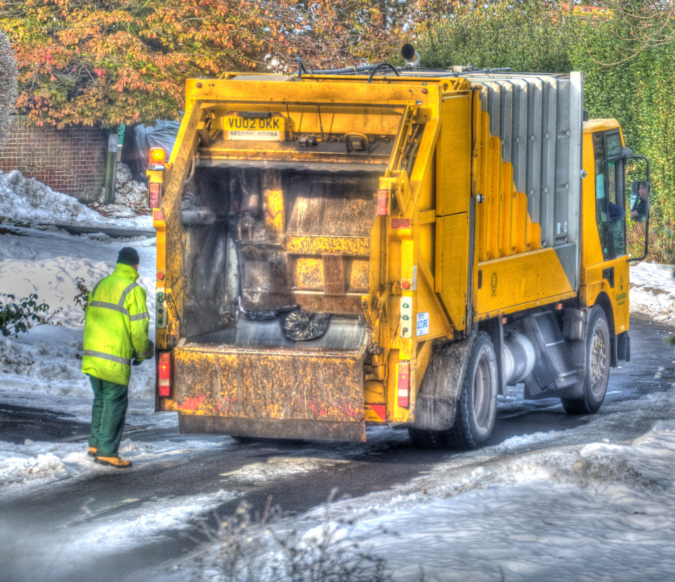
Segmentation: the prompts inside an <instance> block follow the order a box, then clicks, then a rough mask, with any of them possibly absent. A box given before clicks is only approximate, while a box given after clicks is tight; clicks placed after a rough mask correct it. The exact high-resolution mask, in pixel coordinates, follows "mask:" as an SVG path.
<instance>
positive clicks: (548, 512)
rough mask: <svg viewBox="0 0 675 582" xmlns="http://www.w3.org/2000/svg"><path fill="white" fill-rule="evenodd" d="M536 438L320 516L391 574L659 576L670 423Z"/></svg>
mask: <svg viewBox="0 0 675 582" xmlns="http://www.w3.org/2000/svg"><path fill="white" fill-rule="evenodd" d="M665 397H667V398H669V399H671V400H675V387H674V389H673V390H671V391H670V392H668V393H666V395H665ZM530 441H531V442H530ZM537 442H541V435H537V434H535V435H530V436H526V437H514V438H512V439H508V440H507V441H505V442H504V443H502V444H501V445H499V447H491V448H488V449H484V450H482V451H476V452H474V453H468V454H465V455H463V456H462V458H460V459H458V458H453V459H451V460H449V461H446V462H444V463H440V464H438V465H436V466H435V467H434V469H432V470H431V471H430V472H429V473H428V474H426V475H423V476H421V477H419V478H417V479H415V480H414V481H412V482H409V483H406V484H404V485H400V486H398V487H396V488H395V489H394V490H393V491H386V492H376V493H372V494H370V495H367V496H365V497H361V498H358V499H354V500H349V499H348V500H344V501H339V502H336V503H333V504H332V505H331V507H330V510H329V511H330V514H329V520H330V523H331V524H333V525H332V527H333V528H335V527H339V528H343V530H344V533H343V535H342V537H343V538H344V539H349V540H352V541H354V540H357V541H358V542H359V544H360V548H361V550H364V549H365V548H367V549H368V551H369V552H370V553H372V554H373V555H376V556H379V557H381V558H383V559H384V560H386V562H387V565H388V566H389V568H391V570H392V571H393V579H394V580H395V581H397V582H409V581H416V580H422V579H423V580H425V581H426V582H437V581H438V582H441V581H443V582H450V581H455V580H456V581H462V582H464V581H476V582H478V581H481V582H482V581H493V580H494V581H495V582H496V581H500V580H519V581H532V582H538V581H541V580H547V579H550V580H560V581H568V580H569V581H580V580H587V581H591V580H612V581H626V582H628V581H633V580H654V581H657V580H658V581H662V580H665V579H669V577H670V576H671V575H672V574H671V573H672V572H673V569H674V568H675V548H674V547H673V545H672V540H673V539H675V487H674V485H675V473H674V472H673V469H672V468H673V466H674V465H675V420H666V421H658V422H657V423H656V425H655V426H654V428H653V429H652V430H651V431H650V432H649V433H648V434H646V435H645V436H643V437H641V438H639V439H636V440H635V441H633V442H632V443H631V444H629V445H615V444H601V443H600V444H590V445H586V446H583V447H582V446H576V447H566V448H551V449H545V450H542V451H538V452H528V450H527V448H528V444H535V443H537ZM505 451H506V452H508V451H510V452H511V453H512V454H505ZM495 454H496V455H497V456H495ZM325 519H326V517H325V509H324V508H320V509H316V510H314V511H312V512H310V513H309V514H307V515H306V516H305V517H304V518H303V520H302V524H299V523H298V522H297V521H295V522H292V523H290V524H282V525H281V526H280V527H281V529H282V531H283V528H284V527H291V528H298V529H300V531H302V530H303V529H306V534H305V535H306V536H307V535H313V532H316V531H317V523H321V522H324V520H325ZM345 524H355V525H345ZM282 537H283V534H282ZM422 571H423V576H424V577H422ZM214 579H218V578H217V577H216V578H214Z"/></svg>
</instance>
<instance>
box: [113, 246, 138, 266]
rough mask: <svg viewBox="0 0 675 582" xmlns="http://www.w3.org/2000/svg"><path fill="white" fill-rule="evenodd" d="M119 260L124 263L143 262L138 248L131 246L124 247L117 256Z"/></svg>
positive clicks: (135, 263) (132, 264) (136, 263)
mask: <svg viewBox="0 0 675 582" xmlns="http://www.w3.org/2000/svg"><path fill="white" fill-rule="evenodd" d="M117 262H118V263H122V264H123V265H131V266H132V267H133V266H134V265H138V264H139V263H140V262H141V258H140V257H139V256H138V252H137V251H136V249H133V248H131V247H124V248H123V249H122V250H121V251H120V255H119V257H117Z"/></svg>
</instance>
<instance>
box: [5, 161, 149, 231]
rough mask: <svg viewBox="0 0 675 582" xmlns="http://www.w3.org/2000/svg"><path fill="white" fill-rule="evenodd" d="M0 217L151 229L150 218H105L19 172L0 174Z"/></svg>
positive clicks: (51, 222) (33, 221)
mask: <svg viewBox="0 0 675 582" xmlns="http://www.w3.org/2000/svg"><path fill="white" fill-rule="evenodd" d="M120 209H121V207H120ZM0 217H2V219H3V221H4V222H12V223H16V222H21V223H46V224H55V223H56V224H59V223H60V224H75V225H87V226H95V225H100V226H105V225H107V226H108V227H112V226H115V227H116V228H128V229H137V230H152V218H151V217H150V216H141V217H136V216H135V214H129V213H127V214H126V216H125V217H124V219H123V220H120V219H119V218H117V219H115V218H105V217H103V216H101V215H100V214H99V213H98V212H95V211H93V210H91V209H90V208H88V207H87V206H85V205H84V204H80V203H79V202H78V201H77V200H76V199H75V198H73V197H72V196H68V195H67V194H61V193H60V192H54V190H52V189H51V188H49V186H45V185H44V184H42V183H41V182H38V181H37V180H35V179H34V178H25V177H24V176H23V175H22V174H21V172H19V170H13V171H11V172H8V173H4V172H1V171H0Z"/></svg>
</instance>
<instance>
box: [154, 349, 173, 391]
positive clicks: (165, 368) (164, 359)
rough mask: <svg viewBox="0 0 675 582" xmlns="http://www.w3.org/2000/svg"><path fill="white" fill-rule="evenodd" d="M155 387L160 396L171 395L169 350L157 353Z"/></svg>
mask: <svg viewBox="0 0 675 582" xmlns="http://www.w3.org/2000/svg"><path fill="white" fill-rule="evenodd" d="M157 389H158V391H159V395H160V396H162V397H166V396H170V395H171V352H162V353H161V354H159V359H158V362H157Z"/></svg>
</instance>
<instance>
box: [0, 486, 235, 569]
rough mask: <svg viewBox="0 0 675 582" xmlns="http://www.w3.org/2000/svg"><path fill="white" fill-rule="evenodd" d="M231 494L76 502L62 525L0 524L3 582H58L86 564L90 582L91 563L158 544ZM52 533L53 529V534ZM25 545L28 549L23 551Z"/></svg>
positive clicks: (229, 497)
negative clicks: (15, 528)
mask: <svg viewBox="0 0 675 582" xmlns="http://www.w3.org/2000/svg"><path fill="white" fill-rule="evenodd" d="M235 497H236V495H235V494H233V493H231V492H228V491H224V490H222V489H221V490H220V491H217V492H215V493H205V494H199V495H188V496H167V497H163V498H157V499H153V500H146V501H143V502H141V501H140V500H139V499H133V498H130V499H125V500H123V501H121V502H115V503H110V502H106V501H105V500H100V499H99V500H96V501H94V500H93V499H87V498H86V496H84V497H83V499H82V506H81V511H80V513H79V515H77V516H74V517H73V519H72V521H70V522H69V523H68V524H67V526H66V527H63V526H62V527H59V528H58V529H57V528H53V529H52V528H49V529H45V528H44V527H33V528H31V527H30V526H28V527H25V528H22V530H21V532H22V533H21V534H20V535H19V536H18V537H17V534H16V533H15V532H14V531H13V529H12V528H11V527H2V526H3V525H4V524H2V523H0V544H2V547H3V549H4V550H5V553H6V555H9V556H11V558H12V559H11V560H10V563H8V564H3V576H5V575H6V578H3V579H6V580H56V579H58V580H63V579H66V578H67V577H68V575H69V574H70V575H71V576H72V575H73V574H71V572H77V571H78V570H79V571H80V572H81V571H82V569H83V566H84V565H88V567H89V571H90V572H92V573H93V574H92V576H94V578H96V576H95V572H96V571H97V570H96V568H97V560H99V559H101V558H106V557H110V556H111V555H115V554H118V553H121V552H123V551H125V550H130V549H133V548H135V547H138V546H139V545H141V544H146V543H151V542H155V541H160V540H162V539H163V536H164V534H166V532H171V534H172V535H176V533H177V532H181V531H182V530H185V529H187V528H188V527H190V526H191V525H192V524H193V523H194V522H196V521H199V520H200V519H201V516H202V515H203V514H204V513H205V512H206V513H208V512H210V511H212V510H214V509H215V508H216V507H218V506H219V505H221V504H223V503H226V502H227V501H229V500H230V499H233V498H235ZM55 530H56V531H55ZM26 547H30V551H26Z"/></svg>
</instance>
